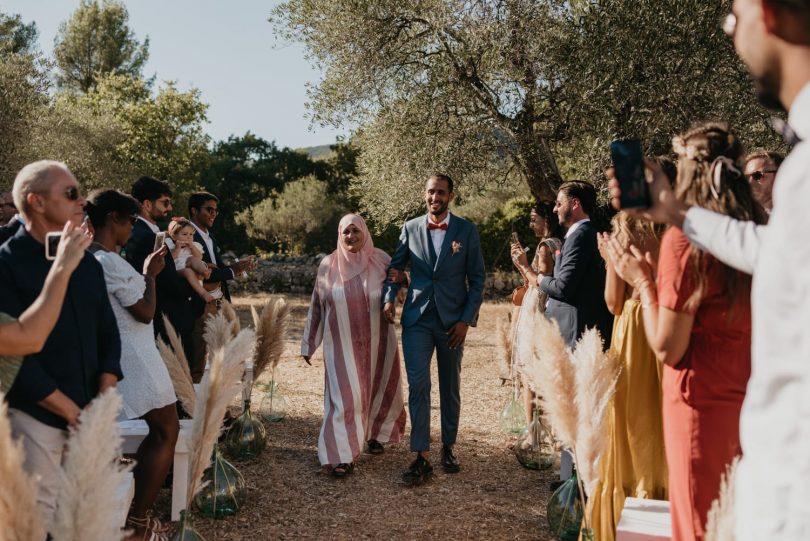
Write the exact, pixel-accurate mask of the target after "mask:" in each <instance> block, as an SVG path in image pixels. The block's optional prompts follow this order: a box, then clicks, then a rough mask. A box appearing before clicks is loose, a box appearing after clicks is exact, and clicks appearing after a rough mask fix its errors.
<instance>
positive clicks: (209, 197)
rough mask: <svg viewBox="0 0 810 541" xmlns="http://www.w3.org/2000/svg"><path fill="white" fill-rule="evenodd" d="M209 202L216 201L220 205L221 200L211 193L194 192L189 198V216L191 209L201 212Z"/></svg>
mask: <svg viewBox="0 0 810 541" xmlns="http://www.w3.org/2000/svg"><path fill="white" fill-rule="evenodd" d="M208 201H216V202H217V203H219V198H218V197H217V196H216V195H214V194H212V193H211V192H194V193H193V194H191V195H189V196H188V214H189V216H190V215H191V209H194V210H196V211H197V212H199V211H200V209H201V208H202V206H203V205H204V204H205V203H206V202H208Z"/></svg>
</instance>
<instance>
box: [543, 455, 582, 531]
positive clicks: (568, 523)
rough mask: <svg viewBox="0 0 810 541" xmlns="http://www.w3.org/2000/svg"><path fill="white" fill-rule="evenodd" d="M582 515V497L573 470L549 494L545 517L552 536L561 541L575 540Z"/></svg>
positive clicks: (575, 473)
mask: <svg viewBox="0 0 810 541" xmlns="http://www.w3.org/2000/svg"><path fill="white" fill-rule="evenodd" d="M582 515H583V508H582V498H581V497H580V495H579V487H578V486H577V472H576V471H575V472H574V474H573V475H572V476H571V477H569V478H568V480H566V481H565V482H564V483H563V484H562V485H560V487H559V488H558V489H557V490H555V491H554V494H552V495H551V499H550V500H549V501H548V505H547V506H546V518H547V519H548V525H549V527H550V528H551V533H552V534H553V535H554V537H556V538H557V539H560V540H561V541H577V539H579V527H580V523H581V522H582Z"/></svg>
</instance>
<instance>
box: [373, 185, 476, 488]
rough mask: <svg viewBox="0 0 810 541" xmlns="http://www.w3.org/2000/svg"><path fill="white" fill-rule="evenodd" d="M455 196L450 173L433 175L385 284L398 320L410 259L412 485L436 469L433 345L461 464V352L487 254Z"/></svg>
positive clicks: (448, 465)
mask: <svg viewBox="0 0 810 541" xmlns="http://www.w3.org/2000/svg"><path fill="white" fill-rule="evenodd" d="M454 197H455V193H454V192H453V180H452V179H451V178H450V177H449V176H447V175H444V174H435V175H433V176H431V177H430V178H429V179H428V181H427V184H426V186H425V203H426V204H427V209H428V214H427V216H420V217H419V218H415V219H413V220H410V221H408V222H407V223H406V224H405V225H404V226H403V228H402V234H401V235H400V237H399V245H398V246H397V249H396V251H395V252H394V256H393V257H392V258H391V264H390V271H389V279H388V280H387V281H386V283H385V286H384V288H385V290H384V299H385V306H384V308H383V313H384V315H385V318H386V319H387V320H388V321H389V322H391V323H393V322H394V318H395V305H394V302H395V300H396V294H397V291H398V290H399V287H400V284H401V283H402V281H403V280H402V278H403V272H404V270H405V267H406V265H407V264H408V263H410V266H411V274H410V285H409V287H408V295H407V297H406V299H405V306H404V307H403V309H402V349H403V353H404V355H405V369H406V372H407V374H408V386H409V394H408V407H409V409H410V414H411V450H412V451H414V452H416V453H417V456H416V459H415V460H414V461H413V462H412V463H411V465H410V467H409V468H408V470H407V471H406V472H405V473H404V474H403V480H404V481H405V483H406V484H407V485H418V484H420V483H421V482H422V481H424V480H425V479H427V478H428V477H430V475H431V474H432V473H433V467H432V466H431V465H430V462H429V461H428V450H429V449H430V360H431V358H432V357H433V352H434V350H435V351H436V359H437V365H438V371H439V396H440V399H441V426H442V456H441V463H442V468H443V469H444V471H445V472H447V473H456V472H458V471H459V469H460V466H459V462H458V459H457V458H456V455H455V453H454V452H453V446H454V444H455V443H456V435H457V433H458V418H459V410H460V407H461V396H460V389H459V388H460V381H461V357H462V354H463V352H464V339H465V338H466V336H467V329H468V328H469V327H471V326H475V324H476V322H477V320H478V310H479V308H480V307H481V302H482V301H483V293H484V259H483V256H482V254H481V242H480V239H479V237H478V230H477V229H476V228H475V226H474V225H473V224H472V223H470V222H468V221H467V220H465V219H463V218H459V217H458V216H455V215H452V214H450V212H449V211H448V205H449V204H450V202H451V201H453V199H454Z"/></svg>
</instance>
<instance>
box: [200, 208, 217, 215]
mask: <svg viewBox="0 0 810 541" xmlns="http://www.w3.org/2000/svg"><path fill="white" fill-rule="evenodd" d="M203 210H204V211H205V212H207V213H208V214H219V209H218V208H216V207H203Z"/></svg>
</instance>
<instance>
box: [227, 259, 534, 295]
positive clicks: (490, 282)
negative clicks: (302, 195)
mask: <svg viewBox="0 0 810 541" xmlns="http://www.w3.org/2000/svg"><path fill="white" fill-rule="evenodd" d="M228 256H231V257H230V258H229V257H228ZM232 256H233V254H225V259H226V261H227V260H228V259H232ZM325 256H326V254H318V255H315V256H285V255H277V254H273V255H272V256H270V257H267V258H262V259H259V260H258V262H257V265H256V270H255V271H254V272H252V273H251V274H250V275H249V276H248V277H247V278H246V279H240V280H236V281H234V282H231V283H230V285H229V287H230V289H231V292H232V293H236V294H239V293H298V294H306V295H308V294H310V293H312V287H313V285H314V284H315V275H316V273H317V271H318V265H319V264H320V262H321V260H322V259H323V258H324V257H325ZM520 283H521V281H520V275H519V274H518V273H516V272H510V273H505V272H495V273H487V279H486V282H485V283H484V296H485V297H486V298H488V299H506V298H510V296H511V293H512V289H513V288H514V287H516V286H518V285H520Z"/></svg>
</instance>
